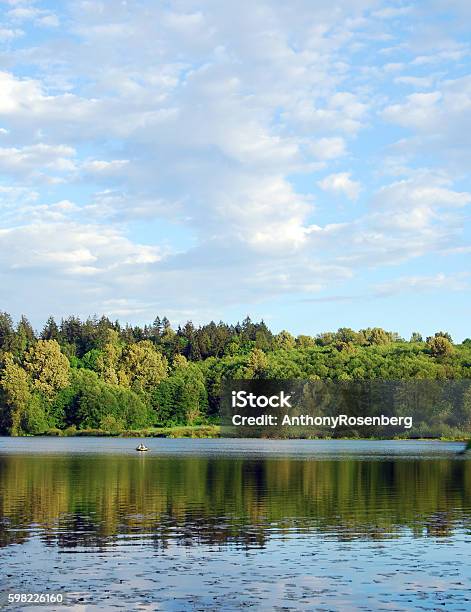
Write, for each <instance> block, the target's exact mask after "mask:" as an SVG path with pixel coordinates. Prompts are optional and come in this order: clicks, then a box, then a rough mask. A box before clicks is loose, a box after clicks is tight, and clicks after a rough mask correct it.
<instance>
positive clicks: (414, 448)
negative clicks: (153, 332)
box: [0, 438, 471, 611]
mask: <svg viewBox="0 0 471 612" xmlns="http://www.w3.org/2000/svg"><path fill="white" fill-rule="evenodd" d="M138 442H139V441H138V440H130V439H118V438H110V439H103V438H19V439H13V438H0V592H2V593H4V594H5V593H7V592H34V593H37V592H53V591H66V592H68V593H70V597H69V603H70V605H71V606H72V607H73V609H75V610H89V609H92V608H93V606H97V607H99V608H100V609H106V610H108V609H110V610H114V609H116V610H118V609H122V610H172V611H186V610H214V611H219V610H239V609H253V610H257V611H258V610H322V611H330V610H341V611H345V610H348V611H355V610H362V611H365V610H374V611H377V610H463V611H469V610H470V609H471V563H470V559H471V554H470V553H471V546H470V544H471V461H470V460H469V459H466V458H464V457H463V456H458V455H457V454H456V453H457V451H458V450H460V448H462V447H463V445H462V444H458V443H444V442H398V441H394V442H369V441H368V442H366V441H335V442H334V441H307V440H297V441H273V440H271V441H268V440H165V439H150V440H147V441H146V442H147V445H148V446H149V447H150V448H151V451H150V452H149V453H145V454H138V453H136V452H135V450H134V448H135V446H136V445H137V443H138ZM7 609H10V610H13V609H15V608H14V606H9V607H8V608H7ZM16 609H20V608H16ZM21 609H23V608H21ZM29 609H30V610H31V609H33V608H29ZM37 609H42V610H44V607H42V608H37ZM47 609H51V610H52V609H57V610H59V609H70V607H69V608H65V607H62V608H61V607H57V606H56V607H53V606H49V607H48V608H47Z"/></svg>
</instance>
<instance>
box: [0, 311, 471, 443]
mask: <svg viewBox="0 0 471 612" xmlns="http://www.w3.org/2000/svg"><path fill="white" fill-rule="evenodd" d="M169 364H170V365H169ZM243 378H263V379H282V380H283V379H311V380H316V379H321V380H326V381H329V380H362V379H377V378H382V379H386V380H399V379H436V380H440V379H448V378H451V379H460V378H471V340H469V339H468V340H465V341H464V342H463V343H462V344H456V345H454V344H453V343H452V339H451V336H450V334H448V333H447V332H446V331H439V332H436V333H435V334H434V335H432V336H429V337H428V338H427V342H426V343H425V342H423V338H422V335H421V334H420V333H419V332H414V333H413V334H412V336H411V339H410V341H409V342H406V341H405V340H402V339H401V338H400V337H399V336H398V334H396V333H394V332H391V331H387V330H384V329H382V328H379V327H373V328H365V329H362V330H359V331H355V330H353V329H350V328H348V327H342V328H340V329H338V330H337V331H336V332H326V333H322V334H318V335H317V336H308V335H299V336H298V337H297V338H295V337H294V336H292V335H291V334H290V333H289V332H288V331H285V330H283V331H281V332H279V333H277V334H274V333H272V332H271V331H270V330H269V329H268V327H267V326H266V324H265V323H264V322H263V321H261V322H253V321H252V320H251V319H250V318H249V317H247V318H246V319H244V321H242V323H237V324H235V325H228V324H226V323H223V322H220V323H215V322H211V323H209V324H207V325H203V326H200V327H196V326H194V325H193V324H192V323H191V322H188V323H187V324H185V325H184V326H180V327H178V328H176V329H172V327H171V325H170V322H169V321H168V319H166V318H165V317H163V318H160V317H156V318H155V320H154V322H153V323H152V324H151V325H145V326H144V327H139V326H129V325H126V326H122V325H121V324H120V323H119V322H117V321H111V320H109V319H108V318H106V317H101V318H97V317H94V318H89V319H87V320H85V321H82V320H81V319H79V318H78V317H69V318H67V319H63V320H62V321H60V322H56V321H55V320H54V319H53V318H52V317H50V318H49V319H48V321H47V322H46V325H45V326H44V328H43V329H42V331H41V333H40V334H39V336H38V335H36V334H35V332H34V330H33V328H32V327H31V324H30V323H29V322H28V320H27V319H26V318H25V317H22V318H21V319H20V321H19V322H18V323H17V324H15V322H14V321H13V319H12V318H11V316H10V315H8V314H7V313H0V432H3V433H8V434H11V435H24V434H33V433H40V432H42V431H45V430H48V429H49V430H51V431H55V430H57V429H58V430H60V431H63V432H64V434H68V435H73V434H74V432H85V431H97V430H98V429H106V430H107V431H110V432H114V433H117V432H120V431H121V430H123V429H144V428H147V427H155V426H175V425H178V426H183V425H188V424H192V423H194V424H196V423H201V422H205V421H206V420H207V419H208V418H209V419H210V418H212V416H213V415H215V414H217V411H218V407H219V396H220V393H221V390H222V387H223V384H224V380H227V379H243ZM468 404H469V402H468V403H465V405H464V406H463V411H464V412H466V414H463V420H464V421H466V422H467V419H468V418H469V415H468V412H469V411H470V410H471V409H470V408H469V406H468Z"/></svg>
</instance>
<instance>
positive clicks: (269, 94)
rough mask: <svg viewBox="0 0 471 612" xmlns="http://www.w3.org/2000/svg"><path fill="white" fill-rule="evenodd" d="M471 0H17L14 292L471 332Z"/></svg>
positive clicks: (0, 160) (11, 186)
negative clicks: (470, 322)
mask: <svg viewBox="0 0 471 612" xmlns="http://www.w3.org/2000/svg"><path fill="white" fill-rule="evenodd" d="M470 19H471V3H470V2H469V0H428V1H427V2H415V3H414V2H411V3H409V2H407V1H404V2H390V1H381V0H378V1H376V0H329V1H327V0H291V1H290V2H288V3H282V2H278V1H277V0H257V2H253V1H247V0H237V2H235V1H232V2H231V1H229V0H228V1H227V2H221V1H220V0H199V1H196V0H175V1H173V2H170V1H159V0H127V1H125V0H119V1H118V0H116V1H115V0H107V1H104V2H100V1H99V0H91V1H88V0H84V1H80V0H73V1H67V0H62V1H61V2H47V1H42V0H37V1H34V0H31V1H28V0H0V309H1V310H6V311H8V312H10V313H11V314H12V315H13V316H14V317H16V318H17V317H18V316H20V315H21V314H23V313H24V314H26V315H27V316H28V317H29V318H30V320H31V321H32V322H33V324H34V325H36V326H38V327H40V326H41V325H42V323H43V322H44V321H45V319H46V318H47V317H48V316H49V315H54V316H55V317H57V318H59V319H60V318H61V317H64V316H68V315H71V314H78V315H79V316H82V317H87V316H88V315H93V314H97V315H101V314H106V315H108V316H110V317H111V318H113V319H115V318H117V319H119V320H120V321H122V322H129V323H133V324H134V323H140V324H144V323H150V322H152V321H153V319H154V318H155V316H156V315H160V316H164V315H166V316H167V317H168V318H169V319H170V321H171V322H172V323H173V324H174V325H178V324H179V323H184V322H185V321H187V320H188V319H191V320H193V321H194V322H195V323H196V324H201V323H205V322H209V321H210V320H216V321H218V320H220V319H222V320H224V321H227V322H236V321H237V320H242V319H243V318H244V317H245V316H247V315H250V316H251V317H252V319H255V320H259V319H262V318H263V319H264V320H265V321H266V322H267V324H268V325H269V326H270V327H271V328H272V329H273V330H275V331H279V330H281V329H288V330H289V331H291V332H292V333H294V334H300V333H304V334H316V333H320V332H322V331H327V330H335V329H337V328H338V327H343V326H348V327H353V328H355V329H359V328H364V327H373V326H381V327H384V328H386V329H390V330H394V331H397V332H399V333H400V334H401V335H403V336H404V337H406V338H408V337H409V336H410V334H411V332H413V331H419V332H421V333H423V334H424V335H429V334H432V333H433V332H435V331H438V330H446V331H449V332H450V333H451V334H452V336H453V338H454V339H455V340H456V341H461V340H463V339H464V338H466V337H469V336H471V330H470V326H469V321H470V315H471V300H470V297H471V276H470V272H471V267H470V261H471V257H470V255H471V240H470V238H471V230H470V225H471V224H470V211H471V177H470V167H471V70H470V69H471V61H470V60H471V36H470V30H469V23H470Z"/></svg>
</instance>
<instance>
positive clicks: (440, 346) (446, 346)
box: [427, 336, 453, 357]
mask: <svg viewBox="0 0 471 612" xmlns="http://www.w3.org/2000/svg"><path fill="white" fill-rule="evenodd" d="M427 347H428V349H429V351H430V354H431V355H433V356H434V357H449V356H450V355H452V354H453V345H452V343H451V342H450V341H449V340H448V338H445V337H444V336H434V337H433V338H428V340H427Z"/></svg>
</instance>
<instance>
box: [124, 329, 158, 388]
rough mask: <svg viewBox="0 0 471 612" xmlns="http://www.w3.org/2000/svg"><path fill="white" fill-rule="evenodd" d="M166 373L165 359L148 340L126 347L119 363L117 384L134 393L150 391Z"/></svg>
mask: <svg viewBox="0 0 471 612" xmlns="http://www.w3.org/2000/svg"><path fill="white" fill-rule="evenodd" d="M167 372H168V364H167V359H166V357H164V356H163V355H162V354H161V353H159V352H157V351H156V350H155V348H154V346H153V344H152V342H150V341H149V340H143V341H142V342H138V343H136V344H131V345H129V346H127V347H126V348H125V349H124V351H123V355H122V359H121V361H120V371H119V374H118V377H119V382H120V384H121V385H122V386H125V387H132V388H133V389H134V390H136V391H138V392H139V391H150V390H151V389H152V388H153V387H155V386H157V385H158V384H159V383H160V381H161V380H163V379H164V378H166V376H167Z"/></svg>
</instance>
